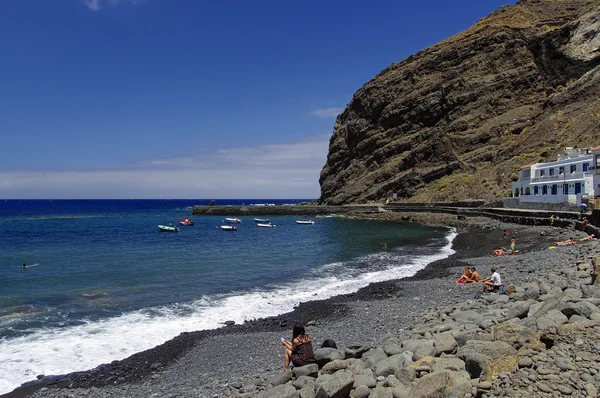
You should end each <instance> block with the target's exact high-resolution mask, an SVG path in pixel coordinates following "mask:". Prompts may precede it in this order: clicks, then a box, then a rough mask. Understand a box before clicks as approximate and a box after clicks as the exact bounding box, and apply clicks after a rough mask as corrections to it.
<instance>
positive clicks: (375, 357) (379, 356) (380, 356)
mask: <svg viewBox="0 0 600 398" xmlns="http://www.w3.org/2000/svg"><path fill="white" fill-rule="evenodd" d="M387 357H388V356H387V355H386V354H385V351H383V348H381V347H377V348H372V349H370V350H369V351H367V352H365V353H364V354H363V356H362V359H363V361H365V363H366V364H367V366H368V367H370V368H371V369H375V365H377V363H378V362H379V361H383V360H384V359H386V358H387Z"/></svg>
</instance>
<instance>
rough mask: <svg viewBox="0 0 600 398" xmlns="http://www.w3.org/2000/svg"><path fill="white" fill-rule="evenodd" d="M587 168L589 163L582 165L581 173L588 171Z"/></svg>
mask: <svg viewBox="0 0 600 398" xmlns="http://www.w3.org/2000/svg"><path fill="white" fill-rule="evenodd" d="M588 167H590V164H589V163H584V164H583V172H584V173H585V172H586V171H588Z"/></svg>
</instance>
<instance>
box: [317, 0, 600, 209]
mask: <svg viewBox="0 0 600 398" xmlns="http://www.w3.org/2000/svg"><path fill="white" fill-rule="evenodd" d="M599 5H600V3H599V2H598V1H586V0H580V1H560V0H537V1H536V0H529V1H520V2H519V3H517V4H516V5H514V6H507V7H503V8H501V9H499V10H497V11H495V12H494V13H492V14H491V15H490V16H488V17H487V18H484V19H482V20H480V21H479V22H478V23H477V24H475V25H474V26H472V27H471V28H469V29H468V30H466V31H465V32H463V33H461V34H459V35H456V36H454V37H451V38H449V39H447V40H445V41H443V42H441V43H438V44H436V45H434V46H432V47H429V48H427V49H425V50H423V51H420V52H419V53H417V54H415V55H412V56H410V57H409V58H407V59H405V60H404V61H402V62H399V63H397V64H393V65H391V66H389V67H388V68H386V69H385V70H383V71H382V72H381V73H380V74H379V75H377V76H376V77H374V78H373V79H372V80H371V81H369V82H368V83H366V84H365V85H364V86H363V87H362V88H360V89H359V90H358V91H357V92H356V93H355V94H354V97H353V98H352V100H351V101H350V103H349V104H348V107H347V108H346V109H345V110H344V112H343V113H342V114H340V115H339V116H338V118H337V120H336V122H335V126H334V131H333V135H332V137H331V139H330V143H329V155H328V158H327V163H326V164H325V166H324V167H323V170H322V172H321V178H320V183H321V198H320V202H321V203H328V204H342V203H356V202H364V201H367V200H368V201H370V200H385V199H386V198H390V197H391V196H392V193H394V192H397V193H398V197H399V199H400V200H405V201H415V202H440V201H448V200H461V199H486V200H493V199H497V198H500V197H502V196H505V195H506V193H507V191H508V190H509V188H510V184H511V175H513V173H516V172H518V170H519V168H520V167H521V166H523V165H526V164H530V163H536V162H541V161H549V160H552V159H554V155H555V154H556V153H558V152H559V151H560V150H562V148H563V147H565V146H575V147H583V146H597V145H600V123H599V119H600V95H599V94H600V67H597V65H599V64H600V7H599Z"/></svg>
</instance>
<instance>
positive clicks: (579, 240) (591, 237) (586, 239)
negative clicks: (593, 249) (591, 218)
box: [575, 234, 596, 242]
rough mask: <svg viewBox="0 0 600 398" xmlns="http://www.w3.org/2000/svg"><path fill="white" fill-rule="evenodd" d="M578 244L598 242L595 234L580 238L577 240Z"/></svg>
mask: <svg viewBox="0 0 600 398" xmlns="http://www.w3.org/2000/svg"><path fill="white" fill-rule="evenodd" d="M575 240H576V241H577V242H585V241H588V240H596V237H595V236H594V234H592V235H590V236H586V237H585V238H578V239H575Z"/></svg>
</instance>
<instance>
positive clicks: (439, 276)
mask: <svg viewBox="0 0 600 398" xmlns="http://www.w3.org/2000/svg"><path fill="white" fill-rule="evenodd" d="M436 223H446V224H453V225H454V226H455V227H456V228H457V231H458V236H457V237H456V238H455V239H454V242H453V250H455V251H456V253H455V254H454V255H452V256H450V257H449V258H447V259H443V260H440V261H437V262H434V263H432V264H430V265H429V266H427V267H426V268H425V269H423V270H421V271H420V272H418V273H417V274H416V275H414V276H413V277H410V278H405V279H401V280H390V281H386V282H379V283H374V284H371V285H369V286H367V287H365V288H363V289H361V290H359V291H358V292H356V293H351V294H346V295H340V296H335V297H332V298H330V299H327V300H320V301H309V302H306V303H303V304H301V305H299V306H298V307H297V308H296V309H295V310H294V311H293V312H291V313H287V314H284V315H280V316H277V317H271V318H266V319H258V320H255V321H249V322H246V323H244V324H242V325H231V326H226V327H223V328H220V329H216V330H208V331H200V332H191V333H183V334H181V335H180V336H178V337H176V338H174V339H172V340H170V341H168V342H166V343H165V344H162V345H160V346H157V347H155V348H153V349H150V350H147V351H144V352H141V353H138V354H135V355H133V356H131V357H129V358H126V359H124V360H121V361H114V362H113V363H111V364H106V365H103V366H100V367H98V368H96V369H94V370H90V371H87V372H79V373H75V374H71V375H67V376H62V377H57V378H51V377H46V378H45V379H42V380H41V381H40V382H38V383H39V384H37V385H32V386H30V390H27V389H22V390H16V391H14V392H13V393H10V394H6V395H5V396H6V397H11V398H13V397H20V396H26V395H27V394H28V393H31V391H32V390H34V389H37V391H36V392H35V393H34V395H33V396H35V397H39V398H47V397H67V396H87V397H116V396H120V397H132V398H133V397H150V396H160V397H215V396H218V397H224V396H232V397H234V396H239V397H250V396H256V395H258V394H259V393H260V391H262V390H266V391H268V390H269V389H270V388H271V387H272V384H273V383H270V382H269V381H272V380H273V378H274V377H278V375H280V374H281V373H282V370H283V349H282V346H281V344H280V342H279V337H280V336H283V337H285V338H291V329H292V326H293V325H294V324H295V323H296V322H300V323H303V324H305V325H307V332H308V334H309V335H310V336H311V337H312V339H313V341H314V343H315V347H318V345H319V344H320V343H321V342H322V341H324V340H325V339H333V340H334V341H335V342H336V343H337V346H338V349H339V350H340V351H342V352H343V350H344V349H347V348H349V347H357V346H363V347H376V346H378V345H380V344H381V343H382V341H383V340H384V339H385V338H386V337H390V336H401V335H407V334H408V335H410V330H411V328H412V327H413V326H415V325H416V324H418V323H419V322H421V320H422V319H421V316H422V315H423V313H425V312H427V311H431V310H432V309H436V308H441V307H445V306H453V305H456V304H457V303H461V302H465V301H467V300H472V299H473V297H474V295H475V294H476V293H477V292H478V291H479V290H480V289H481V286H480V285H479V284H474V285H466V286H459V285H457V284H456V282H455V281H456V279H457V278H458V277H459V276H460V275H461V273H462V271H463V268H464V266H465V265H467V264H468V265H470V266H476V267H477V268H478V270H479V272H480V274H481V275H482V276H489V273H490V272H489V268H490V267H491V266H495V267H497V268H498V270H499V272H500V273H501V275H502V277H503V279H504V281H505V283H506V284H509V283H513V284H515V285H522V284H525V283H528V282H530V281H532V280H535V279H536V277H537V275H538V273H540V272H543V271H550V270H552V271H556V272H558V271H559V270H560V269H562V268H566V267H571V266H574V265H575V261H576V260H577V259H578V258H580V257H582V256H584V255H588V254H590V253H593V252H594V253H595V252H598V247H597V241H592V242H585V243H582V244H578V245H574V246H569V247H559V248H557V249H548V247H549V246H551V245H552V243H553V242H554V241H560V240H564V239H567V238H569V237H572V236H575V237H582V236H586V235H585V234H584V233H583V232H579V231H573V230H565V229H560V228H552V227H535V226H520V225H515V224H504V223H500V222H498V221H494V220H490V219H486V218H473V219H463V220H458V219H456V218H452V217H451V216H449V218H448V219H445V220H436ZM505 229H508V230H509V231H510V234H511V236H512V235H514V236H516V237H517V242H518V243H517V248H519V249H520V250H521V253H520V254H518V255H514V256H504V257H498V258H494V257H492V256H491V253H492V252H493V250H495V249H497V248H498V247H499V246H508V244H509V242H508V240H506V239H505V238H503V233H502V232H503V231H504V230H505ZM543 229H544V230H546V231H548V236H541V235H540V232H541V231H542V230H543ZM531 249H533V251H531ZM582 250H583V251H584V253H583V252H582Z"/></svg>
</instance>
